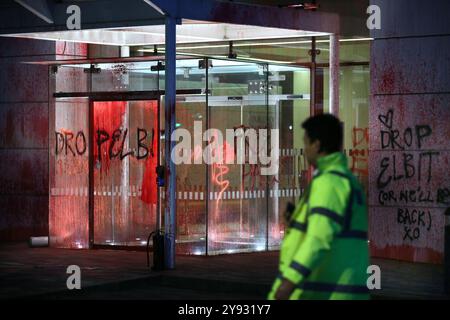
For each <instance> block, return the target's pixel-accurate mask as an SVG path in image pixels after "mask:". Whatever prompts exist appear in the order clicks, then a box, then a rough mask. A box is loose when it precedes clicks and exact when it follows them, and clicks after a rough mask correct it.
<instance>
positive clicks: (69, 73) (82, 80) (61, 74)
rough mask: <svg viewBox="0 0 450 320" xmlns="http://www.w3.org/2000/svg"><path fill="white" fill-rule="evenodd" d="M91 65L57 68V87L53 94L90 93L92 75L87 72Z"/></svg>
mask: <svg viewBox="0 0 450 320" xmlns="http://www.w3.org/2000/svg"><path fill="white" fill-rule="evenodd" d="M89 68H90V65H89V64H74V65H61V66H58V67H57V68H56V67H55V68H54V69H53V71H52V73H53V72H54V71H56V73H54V79H55V87H54V89H55V90H54V92H51V94H52V95H53V93H58V92H88V91H89V79H90V74H89V72H87V71H88V70H89Z"/></svg>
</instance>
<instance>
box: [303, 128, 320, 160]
mask: <svg viewBox="0 0 450 320" xmlns="http://www.w3.org/2000/svg"><path fill="white" fill-rule="evenodd" d="M303 143H304V144H305V156H306V160H307V161H308V163H309V164H311V165H313V166H314V167H316V165H317V158H318V157H319V150H320V141H319V140H315V141H311V139H310V138H309V136H308V133H307V132H306V131H305V134H304V136H303Z"/></svg>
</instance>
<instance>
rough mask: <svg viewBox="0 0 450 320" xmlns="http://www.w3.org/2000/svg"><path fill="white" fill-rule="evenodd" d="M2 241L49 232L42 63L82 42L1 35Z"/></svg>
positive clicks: (82, 50) (73, 51) (79, 51)
mask: <svg viewBox="0 0 450 320" xmlns="http://www.w3.org/2000/svg"><path fill="white" fill-rule="evenodd" d="M0 48H1V50H0V70H1V71H0V158H1V159H2V160H1V161H0V172H1V176H0V241H15V240H24V239H27V238H28V237H29V236H32V235H48V176H49V175H48V173H49V172H48V167H49V166H48V164H49V160H48V140H49V139H48V135H49V133H48V127H49V123H48V121H49V90H48V88H49V77H48V67H47V66H45V65H31V64H25V63H23V62H24V61H40V60H54V59H63V58H71V57H74V56H78V55H80V56H86V54H87V52H86V51H87V50H86V46H84V47H83V46H82V45H76V44H69V43H67V44H66V45H65V44H64V43H55V42H51V41H38V40H29V39H13V38H0Z"/></svg>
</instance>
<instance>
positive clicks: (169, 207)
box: [164, 16, 177, 269]
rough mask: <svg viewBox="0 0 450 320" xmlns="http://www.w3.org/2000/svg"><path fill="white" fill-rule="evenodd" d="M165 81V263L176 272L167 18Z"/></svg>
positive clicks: (172, 57)
mask: <svg viewBox="0 0 450 320" xmlns="http://www.w3.org/2000/svg"><path fill="white" fill-rule="evenodd" d="M165 48H166V57H165V62H166V67H165V70H166V79H165V84H166V85H165V91H166V92H165V97H164V98H165V102H164V106H165V116H166V117H165V128H166V129H165V141H166V144H165V147H166V150H165V166H166V173H167V174H166V180H167V187H166V211H165V220H164V230H165V234H166V238H165V241H164V260H165V268H166V269H174V268H175V237H176V214H177V207H176V204H177V203H176V197H175V196H176V167H175V163H174V162H173V161H172V160H171V154H172V150H173V148H174V147H175V141H171V139H170V138H171V136H172V132H173V131H174V129H175V120H176V119H175V102H176V20H175V18H174V17H170V16H167V17H166V44H165Z"/></svg>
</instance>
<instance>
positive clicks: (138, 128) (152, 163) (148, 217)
mask: <svg viewBox="0 0 450 320" xmlns="http://www.w3.org/2000/svg"><path fill="white" fill-rule="evenodd" d="M91 139H92V140H91V141H92V143H93V186H94V187H93V198H94V206H93V222H94V223H93V226H94V244H95V245H117V246H140V245H145V244H146V240H147V237H148V235H149V234H150V232H151V231H153V230H154V229H155V224H156V215H157V210H158V207H157V199H158V194H157V193H158V191H157V186H156V166H157V165H158V155H159V152H158V149H159V147H158V141H159V126H158V102H157V101H94V102H93V132H92V137H91Z"/></svg>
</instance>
